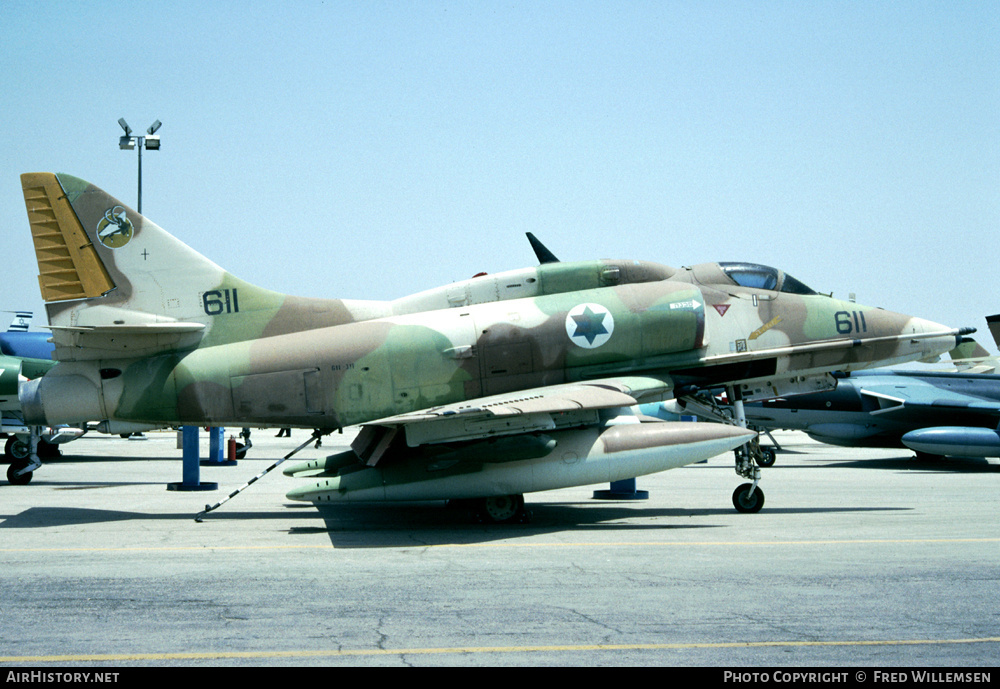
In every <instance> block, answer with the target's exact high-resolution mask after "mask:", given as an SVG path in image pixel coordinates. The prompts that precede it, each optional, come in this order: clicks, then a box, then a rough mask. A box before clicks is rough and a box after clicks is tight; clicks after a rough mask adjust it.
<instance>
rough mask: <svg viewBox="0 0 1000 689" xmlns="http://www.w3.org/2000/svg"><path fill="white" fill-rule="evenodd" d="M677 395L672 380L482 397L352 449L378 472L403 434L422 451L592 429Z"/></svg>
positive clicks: (360, 440)
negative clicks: (623, 411) (603, 418)
mask: <svg viewBox="0 0 1000 689" xmlns="http://www.w3.org/2000/svg"><path fill="white" fill-rule="evenodd" d="M672 389H673V385H672V383H671V381H670V379H663V378H658V377H653V376H626V377H617V378H606V379H600V380H590V381H581V382H575V383H562V384H558V385H550V386H546V387H541V388H533V389H529V390H518V391H515V392H509V393H504V394H500V395H491V396H488V397H480V398H477V399H473V400H469V401H466V402H458V403H455V404H447V405H443V406H439V407H431V408H428V409H423V410H420V411H415V412H410V413H406V414H399V415H396V416H391V417H386V418H382V419H378V420H376V421H371V422H369V423H366V424H364V425H363V427H362V431H361V433H360V434H359V435H358V437H357V439H356V440H355V441H354V443H353V444H352V448H353V449H354V451H355V452H356V453H357V454H358V456H359V457H361V458H362V459H364V460H365V461H366V462H367V463H368V464H369V465H371V466H374V465H375V463H377V462H378V460H379V458H380V457H381V456H382V454H383V453H384V452H385V450H386V449H388V447H389V445H390V444H391V443H392V441H393V440H394V438H395V437H396V434H397V433H399V432H403V433H404V434H405V439H406V444H407V445H409V446H410V447H417V446H419V445H425V444H435V443H446V442H459V441H468V440H476V439H483V438H491V437H497V436H504V435H516V434H523V433H532V432H538V431H551V430H556V429H558V428H566V427H572V426H581V425H590V424H595V423H597V422H598V411H599V410H602V409H613V408H617V407H630V406H633V405H636V404H640V403H642V402H648V401H654V400H659V399H663V398H665V397H666V396H668V395H669V393H670V391H671V390H672Z"/></svg>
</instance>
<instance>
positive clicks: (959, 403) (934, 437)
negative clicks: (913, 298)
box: [643, 314, 1000, 462]
mask: <svg viewBox="0 0 1000 689" xmlns="http://www.w3.org/2000/svg"><path fill="white" fill-rule="evenodd" d="M986 322H987V324H988V325H989V327H990V331H991V332H992V334H993V338H994V340H996V341H997V344H998V345H1000V314H998V315H993V316H987V318H986ZM951 354H952V358H953V359H955V362H954V367H953V368H952V369H951V370H947V371H944V370H935V371H918V370H874V371H856V372H853V373H838V374H836V375H835V378H836V380H837V387H836V388H835V389H833V390H828V391H824V392H818V393H811V394H804V395H791V396H787V397H778V398H776V399H770V400H762V401H756V402H752V403H748V404H746V405H745V408H746V412H745V413H746V417H747V420H748V422H749V423H750V425H751V426H752V427H755V428H758V429H766V430H776V429H790V430H801V431H804V432H805V433H806V434H808V435H809V436H810V437H811V438H813V439H815V440H818V441H820V442H823V443H828V444H831V445H840V446H845V447H907V448H910V449H912V450H914V451H915V452H916V453H917V456H918V457H924V458H926V457H931V456H937V457H940V456H946V455H951V456H962V457H1000V434H998V425H1000V375H997V374H996V373H995V372H996V371H997V369H998V365H1000V362H998V361H997V360H996V358H994V357H990V356H988V355H987V352H986V350H985V349H983V348H982V347H981V346H979V345H978V344H976V343H974V342H967V343H964V344H962V345H960V346H959V348H956V350H955V351H953V352H952V353H951ZM666 411H674V412H679V413H685V412H686V413H692V414H696V415H698V416H700V417H702V418H706V419H714V420H719V418H720V415H721V416H723V417H731V416H732V413H733V412H732V409H731V407H730V406H728V405H718V406H716V405H715V404H714V403H713V402H712V401H710V400H708V399H707V398H706V397H702V398H701V399H700V400H682V401H681V403H680V404H679V405H673V406H671V407H670V409H669V410H666ZM643 412H644V413H648V414H654V415H656V414H657V413H658V412H659V408H658V407H657V406H656V405H650V406H648V407H646V408H644V409H643ZM770 457H771V458H772V462H773V452H772V453H771V455H770Z"/></svg>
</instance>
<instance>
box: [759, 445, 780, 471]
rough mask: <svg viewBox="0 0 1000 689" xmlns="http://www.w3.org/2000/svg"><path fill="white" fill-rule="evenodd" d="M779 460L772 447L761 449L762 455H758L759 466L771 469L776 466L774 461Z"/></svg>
mask: <svg viewBox="0 0 1000 689" xmlns="http://www.w3.org/2000/svg"><path fill="white" fill-rule="evenodd" d="M776 459H777V455H775V454H774V450H773V449H772V448H770V447H762V448H760V453H759V454H758V455H757V459H756V460H755V461H756V462H757V466H760V467H769V466H774V461H775V460H776Z"/></svg>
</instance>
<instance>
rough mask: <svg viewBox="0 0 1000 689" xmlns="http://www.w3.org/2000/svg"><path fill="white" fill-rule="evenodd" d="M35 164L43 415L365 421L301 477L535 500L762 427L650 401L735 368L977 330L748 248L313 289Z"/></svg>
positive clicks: (339, 424)
mask: <svg viewBox="0 0 1000 689" xmlns="http://www.w3.org/2000/svg"><path fill="white" fill-rule="evenodd" d="M21 180H22V186H23V189H24V198H25V204H26V206H27V211H28V219H29V223H30V226H31V232H32V237H33V240H34V244H35V250H36V254H37V258H38V265H39V273H40V274H39V284H40V287H41V291H42V297H43V299H44V300H45V302H46V310H47V313H48V318H49V324H50V327H51V328H52V332H53V339H54V342H55V347H56V349H55V358H56V359H57V360H58V361H59V364H58V365H57V366H56V367H54V368H53V369H52V370H51V371H50V372H49V373H48V374H46V375H45V376H44V377H43V378H41V379H40V380H37V381H32V382H30V383H27V384H25V385H24V386H22V388H21V394H20V400H21V403H22V406H23V408H24V411H25V416H26V420H27V421H28V422H29V423H31V424H52V423H74V422H78V421H84V420H87V419H94V418H101V419H116V420H123V421H134V422H143V423H153V424H192V425H195V424H196V425H216V426H221V425H236V426H268V427H274V426H298V427H305V428H313V429H320V430H321V431H322V432H329V431H332V430H336V429H342V428H343V427H345V426H352V425H358V424H360V425H361V430H360V432H359V434H358V436H357V439H356V440H355V441H354V443H353V444H352V450H350V451H347V452H343V453H340V454H335V455H332V456H331V457H328V458H327V459H326V460H320V461H316V462H303V463H299V464H296V465H295V466H293V467H291V468H290V469H286V470H285V473H286V474H290V475H293V476H299V477H304V478H306V479H307V482H306V483H305V484H304V485H302V486H301V487H298V488H295V489H293V490H292V491H291V492H289V493H288V497H289V498H291V499H293V500H305V501H313V502H316V503H326V502H334V501H351V500H359V501H372V500H435V499H474V500H477V501H480V504H481V505H482V509H484V510H485V515H486V516H487V517H488V518H491V519H493V520H495V521H504V520H512V519H517V518H519V516H520V515H522V514H523V497H522V494H523V493H526V492H532V491H540V490H548V489H554V488H561V487H567V486H575V485H587V484H593V483H604V482H609V481H615V480H620V479H626V478H632V477H635V476H639V475H643V474H648V473H653V472H658V471H663V470H665V469H670V468H673V467H677V466H681V465H684V464H688V463H691V462H696V461H700V460H701V459H704V458H707V457H710V456H713V455H716V454H719V453H721V452H725V451H728V450H731V449H733V448H735V447H737V446H740V445H743V444H745V443H747V442H748V440H749V439H750V438H752V437H753V433H752V432H749V431H747V430H745V429H744V428H741V427H739V426H724V425H717V424H703V423H683V422H675V423H666V422H661V421H655V420H650V422H648V423H643V422H642V421H643V419H642V418H640V417H636V416H630V415H629V411H628V408H629V407H630V406H632V405H635V404H637V403H640V402H645V401H654V400H659V399H664V398H667V397H669V396H670V395H672V394H675V393H682V392H691V391H694V390H697V389H699V388H702V387H710V386H717V385H725V386H728V387H729V388H730V389H731V390H732V391H733V394H734V395H740V394H746V395H747V396H754V395H758V394H765V393H766V394H768V395H772V396H773V395H780V394H784V393H786V392H789V391H793V390H795V391H812V390H817V389H823V388H826V387H830V386H831V385H832V381H831V380H830V379H829V377H828V376H827V374H826V372H827V371H829V370H833V369H840V370H852V369H860V368H866V367H869V366H872V365H884V364H889V363H897V362H903V361H910V360H913V359H926V358H928V357H936V356H937V355H938V354H940V353H942V352H946V351H948V350H950V349H951V348H952V347H954V346H955V343H956V338H957V337H958V336H959V335H960V332H959V331H958V330H954V329H951V328H947V327H945V326H942V325H938V324H937V323H931V322H929V321H925V320H921V319H919V318H913V317H911V316H906V315H901V314H897V313H892V312H889V311H884V310H882V309H876V308H870V307H866V306H861V305H859V304H855V303H849V302H842V301H837V300H835V299H832V298H830V297H827V296H823V295H820V294H817V293H816V292H814V291H813V290H811V289H810V288H808V287H806V286H805V285H804V284H802V283H801V282H799V281H798V280H796V279H794V278H793V277H791V276H790V275H788V274H786V273H783V272H781V271H779V270H775V269H773V268H768V267H765V266H758V265H755V264H744V263H708V264H702V265H697V266H693V267H690V268H681V269H676V268H670V267H667V266H664V265H660V264H656V263H649V262H643V261H632V260H628V261H616V260H600V261H587V262H579V263H568V262H565V263H564V262H556V261H547V262H544V263H542V264H541V265H539V266H536V267H532V268H524V269H520V270H511V271H507V272H502V273H498V274H494V275H489V276H481V277H476V278H473V279H470V280H465V281H462V282H457V283H453V284H450V285H445V286H443V287H439V288H436V289H431V290H428V291H426V292H420V293H417V294H413V295H410V296H407V297H402V298H400V299H397V300H395V301H389V302H376V301H358V300H335V299H306V298H299V297H291V296H286V295H283V294H278V293H275V292H272V291H268V290H265V289H261V288H259V287H255V286H254V285H251V284H249V283H247V282H244V281H243V280H240V279H238V278H236V277H234V276H233V275H231V274H229V273H227V272H226V271H224V270H223V269H222V268H220V267H218V266H217V265H215V263H213V262H211V261H210V260H208V259H206V258H205V257H203V256H201V255H200V254H198V253H197V252H195V251H194V250H193V249H191V248H189V247H188V246H186V245H185V244H183V243H181V242H180V241H178V240H177V239H175V238H174V237H173V236H171V235H170V234H168V233H167V232H166V231H164V230H163V229H161V228H160V227H158V226H157V225H155V224H154V223H152V222H151V221H149V220H148V219H146V218H144V217H143V216H141V215H139V214H137V213H135V212H134V211H133V210H131V209H130V208H128V207H127V206H126V205H125V204H123V203H122V202H121V201H118V200H117V199H115V198H112V197H111V196H109V195H108V194H107V193H105V192H104V191H102V190H100V189H98V188H96V187H94V186H92V185H90V184H89V183H87V182H85V181H83V180H80V179H77V178H75V177H71V176H69V175H65V174H59V175H55V174H52V173H30V174H25V175H22V177H21ZM111 224H114V225H115V227H114V229H113V232H110V233H109V232H107V230H108V228H109V227H110V226H111ZM107 237H113V238H114V241H113V242H109V243H105V241H104V240H105V238H107ZM737 472H738V473H740V475H742V476H746V477H748V478H752V479H753V483H746V484H744V485H743V486H740V487H739V488H738V489H737V491H736V493H734V500H733V502H734V505H736V507H737V509H740V510H741V511H756V510H758V509H760V505H762V504H763V493H762V492H761V491H760V489H759V487H758V486H757V481H758V479H759V476H760V474H759V470H758V469H756V468H755V467H754V466H753V464H752V462H751V461H749V458H748V457H745V458H744V459H743V460H742V461H741V462H738V464H737Z"/></svg>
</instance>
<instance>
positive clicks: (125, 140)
mask: <svg viewBox="0 0 1000 689" xmlns="http://www.w3.org/2000/svg"><path fill="white" fill-rule="evenodd" d="M118 124H119V126H121V128H122V129H123V130H124V131H125V136H122V137H119V139H118V148H120V149H121V150H123V151H131V150H132V149H134V148H136V147H137V145H138V149H139V205H138V207H137V209H136V210H138V211H139V213H142V149H144V148H147V149H149V150H150V151H159V150H160V137H158V136H154V133H155V132H156V131H157V130H158V129H159V128H160V127H161V126H163V123H162V122H160V121H159V120H156V121H155V122H153V124H151V125H149V128H148V129H146V134H147V136H132V128H131V127H130V126H128V122H126V121H125V118H124V117H119V118H118Z"/></svg>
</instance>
